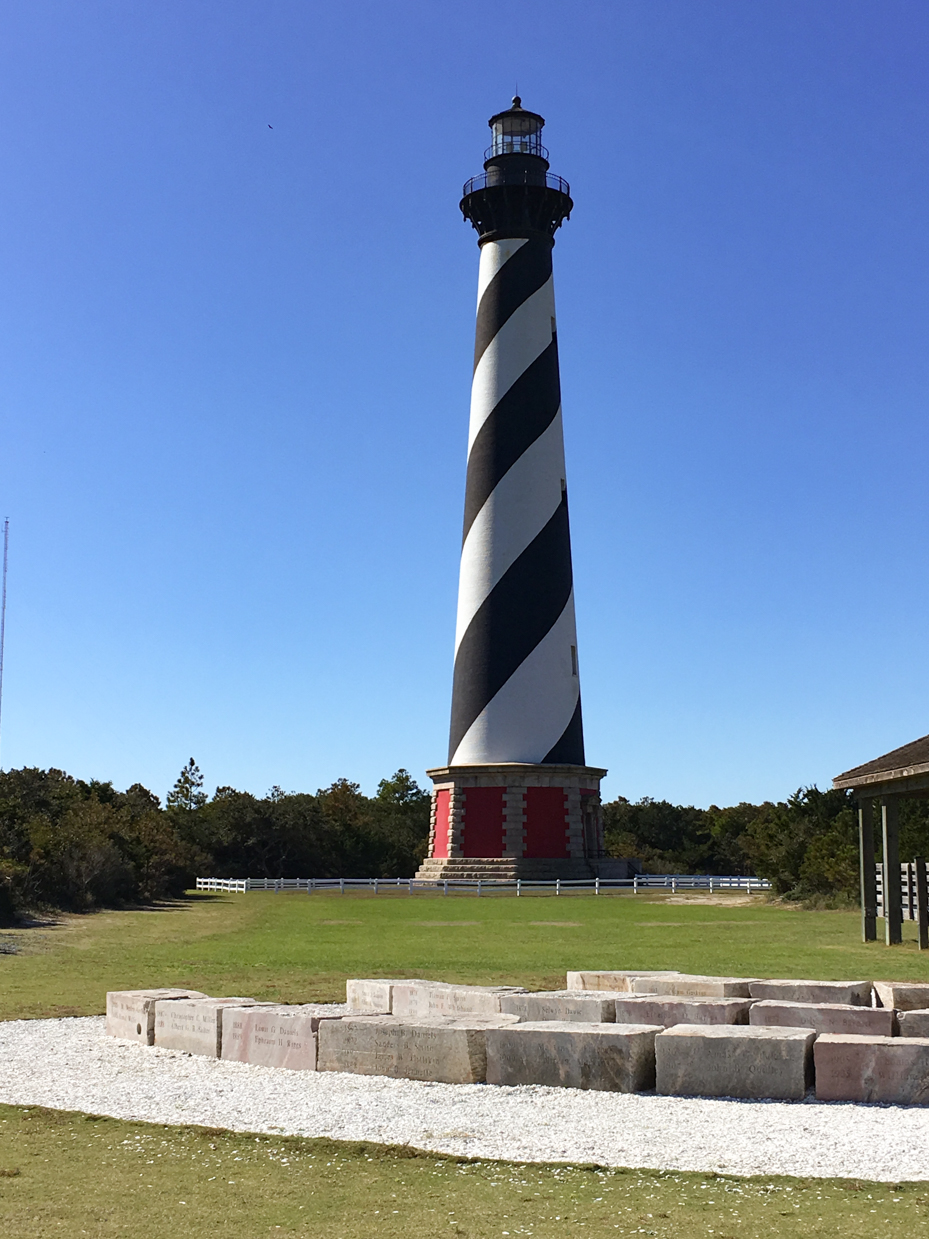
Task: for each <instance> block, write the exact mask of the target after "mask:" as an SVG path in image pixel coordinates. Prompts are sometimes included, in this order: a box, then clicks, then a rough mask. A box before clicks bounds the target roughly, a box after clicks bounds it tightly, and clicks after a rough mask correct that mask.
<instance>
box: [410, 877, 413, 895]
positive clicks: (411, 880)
mask: <svg viewBox="0 0 929 1239" xmlns="http://www.w3.org/2000/svg"><path fill="white" fill-rule="evenodd" d="M410 894H411V895H412V894H413V879H412V878H410Z"/></svg>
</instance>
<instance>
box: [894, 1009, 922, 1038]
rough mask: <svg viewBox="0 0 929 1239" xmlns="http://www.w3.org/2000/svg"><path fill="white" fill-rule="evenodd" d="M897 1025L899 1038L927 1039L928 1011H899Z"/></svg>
mask: <svg viewBox="0 0 929 1239" xmlns="http://www.w3.org/2000/svg"><path fill="white" fill-rule="evenodd" d="M897 1024H898V1026H899V1029H900V1036H901V1037H929V1011H900V1012H899V1013H898V1015H897Z"/></svg>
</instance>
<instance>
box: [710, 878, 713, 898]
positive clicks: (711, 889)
mask: <svg viewBox="0 0 929 1239" xmlns="http://www.w3.org/2000/svg"><path fill="white" fill-rule="evenodd" d="M712 893H713V875H712V874H710V894H711V895H712Z"/></svg>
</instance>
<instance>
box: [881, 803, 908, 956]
mask: <svg viewBox="0 0 929 1239" xmlns="http://www.w3.org/2000/svg"><path fill="white" fill-rule="evenodd" d="M881 826H882V832H883V842H884V941H885V942H886V943H887V945H888V946H896V945H897V944H898V943H900V942H902V941H903V899H902V895H903V872H902V870H901V868H900V815H899V811H898V800H897V797H896V796H883V797H882V798H881Z"/></svg>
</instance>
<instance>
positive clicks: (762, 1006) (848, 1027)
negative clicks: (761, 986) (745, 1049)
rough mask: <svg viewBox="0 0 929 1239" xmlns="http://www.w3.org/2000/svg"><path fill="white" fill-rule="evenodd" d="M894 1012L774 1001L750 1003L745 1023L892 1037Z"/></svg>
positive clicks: (847, 1005) (765, 1026) (832, 1004)
mask: <svg viewBox="0 0 929 1239" xmlns="http://www.w3.org/2000/svg"><path fill="white" fill-rule="evenodd" d="M894 1022H895V1020H894V1013H893V1011H890V1010H887V1009H886V1008H884V1007H857V1006H853V1005H851V1004H843V1003H816V1002H774V1001H772V1000H770V999H765V1000H764V1001H762V1002H756V1003H753V1004H752V1010H751V1015H750V1017H749V1023H750V1024H753V1025H755V1026H756V1027H759V1028H761V1027H764V1028H812V1029H813V1030H814V1031H815V1032H818V1033H858V1034H859V1035H861V1036H870V1037H892V1036H893V1033H894Z"/></svg>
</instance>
